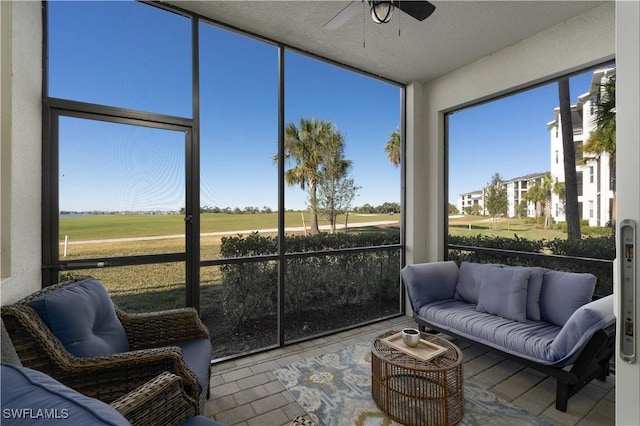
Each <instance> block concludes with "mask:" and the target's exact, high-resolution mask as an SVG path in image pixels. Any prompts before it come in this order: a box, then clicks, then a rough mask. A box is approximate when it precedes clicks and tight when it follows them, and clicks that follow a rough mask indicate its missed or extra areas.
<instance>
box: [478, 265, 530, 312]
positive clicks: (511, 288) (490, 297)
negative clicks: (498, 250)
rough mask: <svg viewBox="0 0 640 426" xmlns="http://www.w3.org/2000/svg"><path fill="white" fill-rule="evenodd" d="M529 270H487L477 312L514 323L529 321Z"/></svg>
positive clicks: (497, 268)
mask: <svg viewBox="0 0 640 426" xmlns="http://www.w3.org/2000/svg"><path fill="white" fill-rule="evenodd" d="M530 275H531V271H530V270H529V269H527V268H499V267H495V266H492V267H488V268H485V270H484V273H483V274H482V279H481V281H480V292H479V294H478V304H477V305H476V310H477V311H479V312H487V313H489V314H494V315H497V316H499V317H502V318H506V319H510V320H513V321H520V322H525V321H527V288H528V286H529V276H530Z"/></svg>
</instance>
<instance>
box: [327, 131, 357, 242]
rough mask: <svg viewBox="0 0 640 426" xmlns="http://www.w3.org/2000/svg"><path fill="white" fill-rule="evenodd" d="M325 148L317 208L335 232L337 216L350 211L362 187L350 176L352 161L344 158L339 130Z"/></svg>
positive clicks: (330, 137) (342, 141) (332, 231)
mask: <svg viewBox="0 0 640 426" xmlns="http://www.w3.org/2000/svg"><path fill="white" fill-rule="evenodd" d="M324 149H325V150H326V152H325V153H324V155H323V160H322V164H321V166H320V174H319V176H318V182H317V190H318V192H317V209H318V213H319V214H320V215H321V216H323V217H325V218H327V220H328V221H329V225H330V226H331V233H334V232H335V230H336V218H337V217H338V215H339V214H344V213H346V212H347V211H349V209H350V208H351V203H352V202H353V200H354V198H355V197H356V195H357V192H358V189H360V187H359V186H356V184H355V182H354V180H353V178H350V177H349V176H348V173H349V169H350V168H351V165H352V163H351V161H349V160H346V159H345V158H344V140H343V137H342V135H341V134H340V133H338V132H335V133H333V134H332V135H330V136H329V140H328V142H327V144H326V146H325V148H324Z"/></svg>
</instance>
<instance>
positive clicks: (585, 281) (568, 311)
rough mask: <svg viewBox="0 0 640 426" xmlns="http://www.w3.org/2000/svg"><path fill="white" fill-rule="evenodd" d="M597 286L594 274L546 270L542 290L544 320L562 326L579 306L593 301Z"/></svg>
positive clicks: (541, 300) (541, 299) (541, 306)
mask: <svg viewBox="0 0 640 426" xmlns="http://www.w3.org/2000/svg"><path fill="white" fill-rule="evenodd" d="M595 286H596V277H595V275H593V274H580V273H574V272H561V271H545V273H544V276H543V280H542V291H541V292H540V317H541V319H542V321H546V322H549V323H551V324H555V325H558V326H560V327H562V326H563V325H564V324H565V323H566V322H567V320H568V319H569V317H570V316H571V315H572V314H573V313H574V312H575V311H576V310H577V309H578V308H579V307H581V306H582V305H584V304H587V303H589V302H591V299H592V297H593V290H594V289H595Z"/></svg>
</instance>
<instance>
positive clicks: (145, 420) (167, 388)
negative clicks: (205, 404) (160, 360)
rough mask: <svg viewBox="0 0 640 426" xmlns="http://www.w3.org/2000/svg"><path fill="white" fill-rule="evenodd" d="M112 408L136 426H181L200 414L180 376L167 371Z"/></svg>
mask: <svg viewBox="0 0 640 426" xmlns="http://www.w3.org/2000/svg"><path fill="white" fill-rule="evenodd" d="M110 405H111V406H112V407H114V408H116V409H117V410H118V411H119V412H120V413H121V414H122V415H124V416H125V417H126V418H127V420H129V422H131V424H132V425H133V426H139V425H160V424H161V425H166V426H171V425H179V424H181V423H182V422H184V421H185V420H186V419H188V418H190V417H193V416H195V415H196V414H197V412H198V403H197V402H196V401H194V400H193V398H190V397H189V396H187V394H186V393H185V392H184V390H183V388H182V380H181V379H180V377H178V376H176V375H175V374H171V373H169V372H167V371H165V372H164V373H162V374H160V375H158V376H157V377H155V378H154V379H152V380H150V381H148V382H147V383H145V384H144V385H142V386H140V387H138V388H136V389H135V390H133V391H131V392H129V393H128V394H126V395H124V396H122V397H120V398H118V399H117V400H115V401H113V402H112V403H111V404H110Z"/></svg>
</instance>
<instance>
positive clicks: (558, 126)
mask: <svg viewBox="0 0 640 426" xmlns="http://www.w3.org/2000/svg"><path fill="white" fill-rule="evenodd" d="M558 127H560V126H558V125H557V124H556V138H557V137H558Z"/></svg>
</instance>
